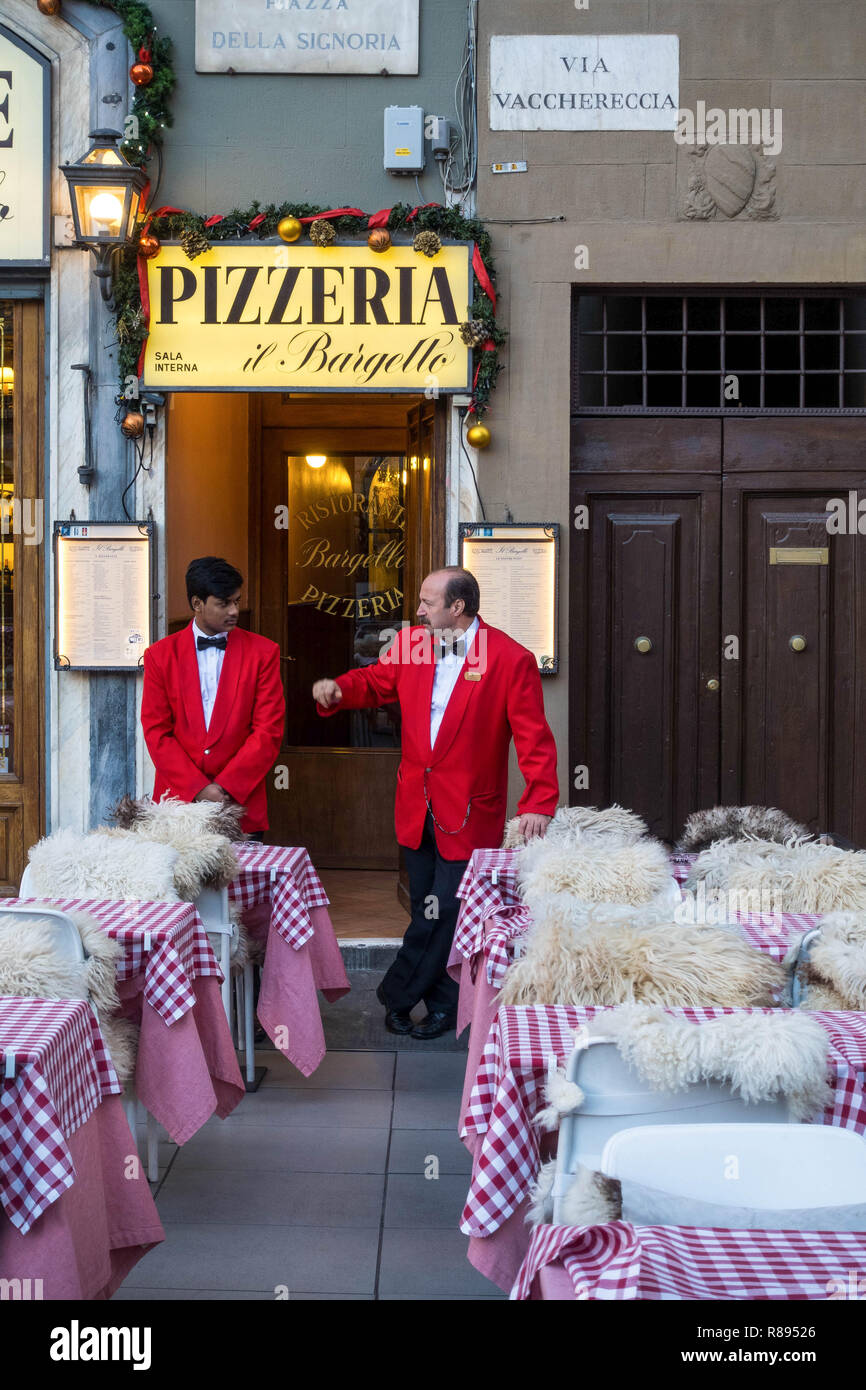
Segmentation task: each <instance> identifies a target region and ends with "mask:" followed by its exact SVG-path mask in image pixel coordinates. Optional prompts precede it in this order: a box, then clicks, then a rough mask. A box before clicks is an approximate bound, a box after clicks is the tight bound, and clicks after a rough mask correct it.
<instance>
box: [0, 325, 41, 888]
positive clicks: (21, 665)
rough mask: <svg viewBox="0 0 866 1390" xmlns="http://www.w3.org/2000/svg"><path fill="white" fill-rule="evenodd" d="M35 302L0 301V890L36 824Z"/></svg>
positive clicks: (19, 863)
mask: <svg viewBox="0 0 866 1390" xmlns="http://www.w3.org/2000/svg"><path fill="white" fill-rule="evenodd" d="M42 361H43V336H42V305H41V304H37V303H32V302H26V303H15V302H11V301H2V300H0V365H2V391H0V490H2V499H0V599H2V607H0V894H5V895H9V894H14V893H16V892H17V890H18V882H19V880H20V877H21V874H22V872H23V869H24V864H25V862H26V853H27V849H28V848H29V846H30V845H32V844H34V843H35V842H36V840H38V839H39V837H40V835H42V834H43V833H44V825H43V776H44V771H43V748H44V726H43V713H42V711H43V689H44V686H43V656H42V643H43V609H44V599H43V591H42V556H43V552H44V544H45V540H44V515H43V502H42V486H41V479H42V437H43V436H42V413H43V407H44V393H43V380H42Z"/></svg>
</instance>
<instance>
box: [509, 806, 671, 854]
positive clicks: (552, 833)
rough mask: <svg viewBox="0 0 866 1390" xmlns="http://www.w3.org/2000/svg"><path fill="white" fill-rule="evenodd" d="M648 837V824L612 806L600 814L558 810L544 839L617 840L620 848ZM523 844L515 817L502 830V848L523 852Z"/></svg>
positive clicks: (588, 809)
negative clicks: (503, 831) (620, 845)
mask: <svg viewBox="0 0 866 1390" xmlns="http://www.w3.org/2000/svg"><path fill="white" fill-rule="evenodd" d="M648 834H649V829H648V827H647V824H646V822H645V821H642V820H641V818H640V816H638V815H636V814H635V812H634V811H627V810H626V809H625V807H623V806H618V805H617V804H616V802H614V804H613V806H607V807H605V809H604V810H599V809H598V808H597V807H596V806H558V807H557V809H556V814H555V815H554V817H553V819H552V820H551V822H550V824H549V825H548V827H547V833H546V835H545V836H544V837H543V838H544V839H546V840H547V841H548V842H553V841H557V840H558V841H569V840H572V841H573V840H575V839H580V838H586V837H587V836H591V837H593V838H596V837H601V838H608V839H613V840H617V841H618V842H619V843H620V844H623V845H633V844H635V842H636V841H637V840H640V839H642V838H643V836H644V835H648ZM525 843H526V842H525V840H524V839H523V836H522V835H521V833H520V817H519V816H515V817H514V818H513V819H512V820H510V821H508V822H507V824H506V826H505V837H504V839H503V841H502V848H503V849H523V846H524V844H525Z"/></svg>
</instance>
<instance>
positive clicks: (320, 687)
mask: <svg viewBox="0 0 866 1390" xmlns="http://www.w3.org/2000/svg"><path fill="white" fill-rule="evenodd" d="M342 698H343V692H342V690H341V689H340V687H339V686H338V684H337V682H336V681H329V680H324V681H316V684H315V685H314V686H313V699H314V700H315V702H316V704H317V705H322V706H323V708H324V709H333V708H334V705H338V704H339V703H340V701H341V700H342Z"/></svg>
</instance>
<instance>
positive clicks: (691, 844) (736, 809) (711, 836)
mask: <svg viewBox="0 0 866 1390" xmlns="http://www.w3.org/2000/svg"><path fill="white" fill-rule="evenodd" d="M808 834H809V831H808V829H807V827H806V826H805V825H801V824H800V823H799V821H795V820H792V819H791V817H790V816H788V815H786V814H785V812H784V811H779V810H777V809H776V807H775V806H714V807H713V808H712V810H709V811H694V812H693V813H692V815H690V816H689V818H688V820H687V821H686V823H685V825H684V826H683V830H682V834H681V835H680V838H679V842H678V844H677V848H678V849H679V850H681V851H682V852H683V853H687V854H698V853H699V852H700V851H701V850H702V849H706V848H707V846H708V845H711V844H713V843H714V842H715V841H716V840H728V839H730V840H740V839H745V838H748V839H754V840H774V841H775V842H776V843H777V844H780V845H783V844H785V842H786V841H787V840H792V839H801V838H803V837H804V836H807V835H808Z"/></svg>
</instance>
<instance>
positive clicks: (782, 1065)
mask: <svg viewBox="0 0 866 1390" xmlns="http://www.w3.org/2000/svg"><path fill="white" fill-rule="evenodd" d="M587 1028H588V1031H589V1034H590V1036H593V1035H594V1036H596V1037H605V1038H612V1039H613V1041H614V1042H615V1043H616V1046H617V1048H618V1050H619V1053H620V1055H621V1057H622V1058H623V1059H624V1061H626V1062H627V1063H628V1065H629V1066H630V1067H633V1068H634V1070H635V1071H636V1072H637V1073H638V1075H639V1076H640V1077H641V1078H642V1079H643V1080H644V1081H645V1082H646V1084H647V1085H649V1086H651V1087H652V1089H653V1090H654V1091H672V1092H677V1091H684V1090H686V1089H687V1088H688V1087H689V1086H694V1085H698V1084H699V1083H701V1082H705V1081H719V1082H726V1083H727V1084H728V1085H729V1086H730V1088H731V1091H732V1092H733V1094H734V1095H736V1096H740V1097H742V1099H743V1100H744V1101H746V1103H747V1104H750V1105H754V1104H757V1103H758V1102H759V1101H765V1100H773V1099H775V1098H776V1097H779V1096H784V1097H785V1098H786V1099H787V1101H788V1105H789V1107H790V1112H791V1121H792V1122H795V1123H796V1122H797V1121H807V1120H813V1119H814V1118H815V1117H816V1116H817V1115H818V1114H819V1113H820V1112H821V1111H822V1110H824V1109H825V1108H826V1106H827V1105H829V1104H830V1103H831V1102H832V1099H833V1096H832V1090H831V1087H830V1084H829V1081H828V1077H827V1034H826V1032H825V1031H824V1029H823V1028H822V1027H821V1025H820V1024H819V1023H816V1022H815V1020H814V1019H812V1018H808V1017H807V1016H806V1015H805V1014H800V1013H791V1012H790V1011H788V1010H779V1011H778V1012H776V1013H772V1014H728V1015H726V1016H723V1017H722V1018H714V1019H710V1020H709V1021H708V1022H706V1023H690V1022H689V1021H688V1020H687V1019H679V1018H673V1017H671V1015H670V1014H666V1013H664V1011H663V1010H662V1009H660V1008H647V1007H641V1006H640V1005H632V1006H631V1007H626V1008H622V1009H616V1010H613V1011H612V1012H611V1013H606V1014H603V1015H599V1016H597V1017H596V1018H594V1019H592V1020H591V1022H590V1023H589V1024H587Z"/></svg>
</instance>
